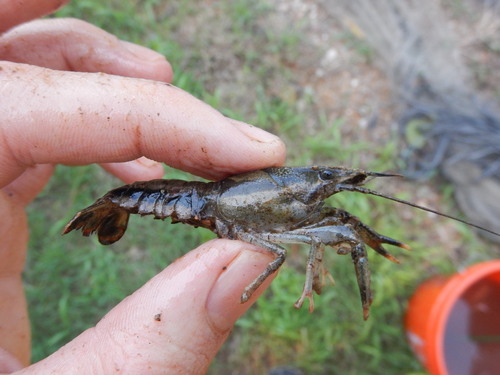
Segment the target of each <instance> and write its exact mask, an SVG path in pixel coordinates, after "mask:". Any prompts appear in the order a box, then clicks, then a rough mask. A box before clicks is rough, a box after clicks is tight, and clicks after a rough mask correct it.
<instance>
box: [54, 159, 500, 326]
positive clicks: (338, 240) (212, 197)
mask: <svg viewBox="0 0 500 375" xmlns="http://www.w3.org/2000/svg"><path fill="white" fill-rule="evenodd" d="M395 176H400V175H398V174H394V173H377V172H367V171H363V170H359V169H347V168H343V167H331V168H330V167H274V168H267V169H262V170H257V171H253V172H248V173H242V174H239V175H234V176H231V177H228V178H226V179H224V180H221V181H215V182H199V181H182V180H152V181H140V182H135V183H132V184H129V185H124V186H121V187H118V188H116V189H113V190H111V191H109V192H108V193H107V194H106V195H104V196H103V197H102V198H99V199H98V200H97V201H96V202H95V203H94V204H92V205H91V206H89V207H87V208H85V209H83V210H82V211H80V212H78V213H77V214H76V215H75V216H74V217H73V219H71V221H70V222H69V223H68V224H67V225H66V227H65V228H64V231H63V234H66V233H68V232H70V231H72V230H78V229H81V231H82V232H83V235H84V236H89V235H90V234H92V233H94V232H97V236H98V238H99V242H100V243H101V244H103V245H108V244H112V243H114V242H116V241H118V240H119V239H120V238H121V237H122V236H123V234H124V233H125V231H126V229H127V224H128V219H129V215H130V214H139V215H141V216H143V215H153V216H154V218H155V219H165V218H167V217H170V218H171V220H172V223H185V224H190V225H193V226H195V227H204V228H207V229H210V230H211V231H213V232H214V233H215V234H216V235H217V236H218V237H220V238H227V239H232V240H241V241H245V242H248V243H251V244H254V245H257V246H260V247H262V248H264V249H267V250H269V251H270V252H271V253H273V254H274V255H275V259H274V260H273V261H272V262H270V263H269V264H268V265H267V267H266V269H265V270H264V271H263V272H262V273H261V274H260V275H259V276H258V277H257V278H256V279H255V280H254V281H253V282H252V283H251V284H250V285H248V286H247V287H246V288H245V290H244V291H243V294H242V295H241V302H242V303H244V302H246V301H248V299H249V298H250V297H251V296H252V294H253V293H254V292H255V290H256V289H257V288H258V287H259V286H260V285H261V284H262V283H263V281H264V280H265V279H266V278H267V277H268V276H269V275H271V274H272V273H274V272H275V271H276V270H278V268H279V267H280V266H281V265H282V264H283V262H284V261H285V257H286V250H285V248H284V247H282V246H280V245H278V244H282V243H305V244H308V245H310V250H309V255H308V257H307V265H306V279H305V283H304V287H303V291H302V295H301V296H300V298H299V299H298V300H297V302H295V307H296V308H300V307H301V306H302V304H303V302H304V300H305V299H306V298H307V299H308V300H309V310H310V311H311V312H312V311H313V309H314V304H313V297H312V294H313V291H314V292H316V293H317V294H320V293H321V289H322V287H323V279H324V277H323V276H324V275H325V274H327V275H329V273H328V272H327V271H326V270H325V269H324V268H323V265H322V260H323V254H324V250H325V246H331V247H333V248H334V249H335V250H336V251H337V253H339V254H350V255H351V257H352V261H353V263H354V269H355V272H356V278H357V282H358V286H359V291H360V294H361V303H362V307H363V317H364V319H365V320H366V319H367V318H368V316H369V308H370V305H371V303H372V299H373V297H372V291H371V287H370V270H369V264H368V258H367V251H366V246H365V245H368V246H369V247H371V248H372V249H374V250H375V251H376V252H377V253H379V254H380V255H382V256H384V257H386V258H387V259H389V260H391V261H393V262H396V263H397V262H398V261H397V260H396V258H395V257H393V256H392V255H391V254H390V253H389V252H388V251H387V250H386V249H385V248H384V247H383V244H388V245H393V246H397V247H400V248H404V249H409V246H408V245H406V244H404V243H402V242H399V241H397V240H394V239H392V238H389V237H386V236H384V235H381V234H379V233H377V232H375V231H374V230H373V229H371V228H370V227H368V226H367V225H365V224H363V223H362V222H361V221H360V220H359V219H358V218H357V217H356V216H353V215H351V214H350V213H349V212H347V211H344V210H342V209H339V208H335V207H328V206H326V205H325V202H324V200H325V199H326V198H328V197H330V196H331V195H333V194H337V193H339V192H342V191H352V192H359V193H363V194H371V195H377V196H381V197H384V198H387V199H390V200H393V201H397V202H400V203H403V204H407V205H410V206H413V207H416V208H419V209H423V210H426V211H430V212H433V213H435V214H438V215H442V216H446V217H448V218H452V219H455V220H458V221H461V222H464V223H466V224H469V225H472V226H474V227H477V228H480V229H483V230H486V229H484V228H481V227H478V226H477V225H474V224H471V223H468V222H465V221H463V220H461V219H456V218H454V217H451V216H449V215H445V214H442V213H439V212H436V211H434V210H431V209H429V208H425V207H422V206H418V205H416V204H413V203H410V202H407V201H404V200H401V199H398V198H395V197H391V196H387V195H384V194H381V193H378V192H376V191H373V190H370V189H367V188H364V187H362V185H364V184H365V183H366V182H368V181H369V180H370V179H372V178H375V177H395ZM487 231H488V232H491V231H489V230H487ZM491 233H494V234H497V233H495V232H491ZM497 235H498V234H497Z"/></svg>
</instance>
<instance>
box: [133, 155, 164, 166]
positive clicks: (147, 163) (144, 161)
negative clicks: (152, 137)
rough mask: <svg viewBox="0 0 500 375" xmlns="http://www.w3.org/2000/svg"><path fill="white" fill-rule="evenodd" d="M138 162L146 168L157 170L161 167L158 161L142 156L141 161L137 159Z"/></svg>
mask: <svg viewBox="0 0 500 375" xmlns="http://www.w3.org/2000/svg"><path fill="white" fill-rule="evenodd" d="M136 162H137V163H139V164H140V165H142V166H144V167H146V168H156V167H157V166H158V165H160V163H158V162H157V161H154V160H151V159H148V158H147V157H145V156H141V157H140V158H139V159H136Z"/></svg>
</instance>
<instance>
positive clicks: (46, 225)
mask: <svg viewBox="0 0 500 375" xmlns="http://www.w3.org/2000/svg"><path fill="white" fill-rule="evenodd" d="M207 4H210V5H207ZM269 4H270V3H265V2H262V1H257V2H247V1H242V0H238V1H235V2H233V1H229V0H228V1H221V2H208V3H205V2H201V1H199V2H192V1H178V2H175V3H173V2H163V1H159V0H148V1H135V2H121V1H117V0H114V1H109V2H99V1H97V0H87V1H73V2H72V3H71V4H70V5H69V6H67V7H66V8H64V9H63V10H62V11H60V12H59V16H72V17H77V18H82V19H86V20H89V22H92V23H93V24H96V25H98V26H101V27H103V28H105V29H106V30H108V31H109V32H111V33H114V34H115V35H117V36H119V37H120V38H122V39H126V40H129V41H132V42H136V43H140V44H143V45H146V46H149V47H151V48H154V49H155V50H158V51H160V52H161V53H164V54H165V55H166V56H167V57H168V59H169V61H170V62H171V63H172V64H173V67H174V70H175V81H174V83H175V84H176V85H178V86H180V87H182V88H183V89H185V90H187V91H189V92H191V93H192V94H193V95H195V96H197V97H199V98H201V99H202V100H204V101H206V102H208V103H209V104H211V105H213V106H214V107H216V108H217V109H219V110H220V111H222V112H223V113H224V114H226V115H230V116H233V117H235V118H238V119H243V120H245V121H248V122H250V123H254V124H256V125H259V126H262V127H263V128H265V129H267V130H270V131H272V132H274V133H276V134H279V135H280V136H281V137H282V138H283V139H284V140H285V141H286V143H287V146H288V149H289V158H288V163H289V164H290V165H308V164H330V165H339V164H343V165H350V166H353V167H363V168H367V169H373V170H381V171H383V170H390V169H394V165H395V163H394V161H393V160H394V157H395V156H394V155H395V149H396V141H395V140H394V141H390V142H387V143H386V144H385V145H384V146H383V147H380V148H378V149H377V150H374V149H373V146H372V145H371V144H370V143H369V142H368V141H363V140H360V141H356V142H351V143H347V142H345V140H344V139H343V137H342V134H343V129H344V127H346V126H349V124H345V122H344V121H343V119H342V118H339V119H336V120H333V121H332V120H328V119H327V117H326V116H325V115H324V114H323V113H322V112H321V109H319V111H318V110H317V108H316V106H315V105H314V104H315V99H314V97H308V98H305V101H306V104H307V105H306V106H305V107H303V108H305V110H304V109H303V108H302V109H301V110H299V109H298V108H299V106H298V105H297V96H296V93H295V92H294V91H293V90H291V89H290V87H292V86H293V84H294V81H293V72H292V71H291V70H290V69H289V68H287V67H286V66H287V64H286V63H287V62H289V61H291V60H292V59H294V58H298V57H299V56H300V53H299V50H300V45H301V43H302V41H301V33H300V27H297V28H294V29H290V28H281V29H280V28H279V27H278V28H277V29H273V28H271V27H264V26H263V25H266V20H267V18H266V17H269V14H270V13H271V10H272V8H271V7H270V5H269ZM204 7H211V8H210V10H213V13H210V12H208V11H207V10H206V9H205V8H204ZM202 9H205V13H207V14H206V15H205V16H206V19H205V20H204V21H203V18H202V16H203V14H205V13H203V12H202ZM207 9H208V8H207ZM200 13H201V15H200ZM210 22H211V23H210ZM186 24H187V25H189V26H188V27H186V26H185V25H186ZM203 27H205V28H206V29H203ZM187 29H193V30H195V31H192V32H191V33H186V30H187ZM207 29H209V30H210V32H211V33H213V34H214V35H217V37H214V38H213V40H209V43H213V45H207V41H206V40H205V39H202V38H201V37H200V34H199V33H206V32H208V31H207ZM221 38H222V39H223V41H222V42H221V41H220V40H219V39H221ZM222 48H225V49H224V50H223V49H222ZM360 53H362V54H363V53H364V52H363V51H362V52H360ZM217 58H221V59H223V62H226V61H227V62H230V63H231V64H233V65H234V64H236V65H235V67H234V66H233V65H232V66H233V67H232V68H228V69H229V72H230V73H231V74H234V75H230V76H229V78H226V79H225V80H223V79H221V78H220V77H221V74H223V73H224V72H221V71H220V70H214V71H211V70H210V69H211V68H210V66H209V65H210V62H211V61H212V59H217ZM221 66H222V65H221ZM221 66H219V68H220V69H222V68H221ZM232 79H234V80H236V81H237V85H236V86H234V85H233V86H231V85H230V83H231V80H232ZM309 104H311V105H309ZM313 109H314V110H313ZM310 119H314V121H315V124H316V126H315V127H314V130H311V129H306V127H304V126H302V124H304V123H305V122H306V121H308V120H309V121H310ZM366 155H370V156H372V157H371V158H370V159H369V162H368V163H367V162H366ZM167 175H168V177H176V178H178V177H179V176H184V178H189V176H188V175H186V174H182V173H179V172H176V171H173V170H172V169H169V170H168V172H167ZM119 184H120V182H119V181H117V180H116V179H114V178H112V177H109V176H108V175H106V174H105V173H104V172H103V171H101V170H100V169H99V168H98V167H96V166H89V167H78V168H76V167H75V168H69V167H63V166H59V167H58V169H57V172H56V174H55V176H54V177H53V179H52V180H51V183H50V185H49V186H48V187H47V188H46V189H45V191H44V192H43V193H42V194H41V195H40V196H39V197H38V198H37V199H36V201H35V202H34V204H33V205H32V206H31V207H30V208H29V219H30V226H31V240H30V250H29V259H28V264H27V268H26V274H25V281H26V287H27V294H28V299H29V302H30V314H31V319H32V327H33V344H34V346H33V360H34V361H37V360H39V359H41V358H43V357H45V356H47V355H48V354H50V353H52V352H53V351H55V350H56V349H57V348H59V347H60V346H62V345H63V344H64V343H66V342H67V341H68V340H70V339H71V338H73V337H75V336H76V335H78V334H79V333H80V332H81V331H83V330H84V329H86V328H88V327H90V326H92V325H94V324H95V323H96V322H97V321H98V320H99V319H100V318H101V317H102V316H103V315H104V314H105V313H106V312H107V311H108V310H109V309H110V308H111V307H112V306H114V305H115V304H116V303H117V302H118V301H120V300H121V299H122V298H124V297H125V296H126V295H128V294H130V293H131V292H132V291H134V290H135V289H137V288H138V287H139V286H141V285H142V284H143V283H144V282H145V281H146V280H148V279H149V278H150V277H152V276H153V275H154V274H156V273H157V272H158V271H160V270H161V269H163V268H164V267H165V266H166V265H168V264H169V263H170V262H171V261H172V260H173V259H175V258H177V257H178V256H180V255H182V254H183V253H184V251H187V250H188V249H192V248H194V247H196V246H197V245H199V244H200V243H202V242H204V241H206V240H208V239H209V238H212V237H213V235H212V234H211V233H210V232H208V231H206V230H202V229H193V228H191V227H187V226H182V225H175V226H174V225H168V224H167V223H164V222H157V221H152V220H150V219H149V220H148V218H144V219H141V218H136V217H134V218H132V219H131V223H130V225H129V228H130V229H129V230H128V231H127V234H126V235H125V237H124V238H123V239H122V240H121V241H120V242H119V243H118V244H115V245H112V246H110V247H106V248H105V247H103V246H100V245H99V244H98V242H97V241H96V239H95V238H83V237H81V236H78V235H75V234H70V235H68V236H64V237H61V236H60V232H61V229H62V227H63V225H64V224H65V223H66V221H67V220H69V219H70V218H71V216H72V215H73V214H74V213H75V212H76V211H78V210H80V209H81V208H83V207H86V206H87V205H88V204H89V203H91V202H93V201H94V199H95V198H97V197H99V196H101V195H102V194H103V193H104V192H106V191H107V190H109V189H110V188H111V187H113V186H117V185H119ZM401 186H402V187H403V188H407V189H408V190H409V191H410V193H406V196H405V198H409V199H411V194H412V192H414V186H411V185H410V184H406V185H401ZM378 188H380V190H384V189H383V188H384V185H382V184H379V185H378ZM399 195H405V193H404V192H401V193H399ZM446 195H447V197H446V199H445V200H446V201H449V200H450V197H449V191H447V194H446ZM331 204H332V205H334V206H337V207H342V208H344V209H346V210H348V211H350V212H352V213H354V214H356V215H357V216H359V217H360V218H361V219H362V220H364V221H365V222H366V223H367V224H369V225H371V226H373V227H374V228H375V229H376V230H377V231H379V232H381V233H384V234H386V235H389V236H391V237H394V238H396V239H400V240H402V241H408V242H409V243H410V245H412V246H413V247H414V248H415V250H414V251H413V252H411V253H409V252H405V251H404V250H401V251H400V250H398V249H396V250H395V251H394V254H395V255H397V256H398V258H399V259H400V260H401V261H402V264H401V265H395V264H392V263H390V262H389V261H387V260H385V259H383V258H382V257H379V256H377V255H376V254H374V252H371V253H370V258H371V266H372V276H373V288H374V290H375V300H374V303H373V306H372V313H371V317H370V319H369V320H368V321H367V322H364V321H363V320H362V312H361V306H360V301H359V295H358V292H357V286H356V281H355V276H354V270H353V267H352V264H351V261H350V259H349V257H346V256H339V255H336V254H330V253H327V255H328V256H327V262H329V269H330V270H331V272H332V274H333V276H334V278H335V280H336V285H335V286H331V285H327V286H326V287H325V288H324V292H323V294H322V295H321V296H315V305H316V311H315V312H314V314H309V313H308V311H307V308H303V309H301V310H295V309H294V308H293V306H292V305H293V302H294V301H295V300H296V299H297V297H298V296H299V295H300V293H301V288H302V284H303V281H304V265H305V256H306V252H307V249H306V248H302V247H290V251H289V253H290V255H289V257H288V260H287V262H286V264H285V266H284V267H282V269H281V270H280V275H279V276H278V277H277V278H276V279H275V281H274V282H273V283H272V285H271V287H270V289H269V291H268V292H267V293H265V295H264V296H263V297H262V298H261V299H260V300H259V301H258V302H257V303H256V305H255V306H254V307H253V308H252V309H251V310H250V311H249V312H248V313H247V314H246V315H245V316H244V317H243V318H241V319H240V320H239V321H238V323H237V326H236V328H235V330H234V332H233V333H232V336H231V337H230V339H229V343H228V344H227V345H225V346H224V347H223V348H222V350H221V352H220V353H219V355H218V357H217V359H216V360H215V362H214V364H213V366H212V368H211V370H210V373H212V374H231V373H234V372H235V371H236V372H237V373H240V374H258V373H266V372H267V371H268V370H269V369H270V368H272V367H274V366H279V365H292V366H296V367H299V368H301V369H302V370H303V371H304V372H305V373H307V374H332V373H333V374H346V375H349V374H353V375H354V374H356V375H363V374H380V373H384V374H387V375H396V374H398V375H400V374H407V375H416V374H421V373H422V369H421V367H420V365H419V364H418V362H417V360H416V359H415V358H414V356H413V355H412V354H411V352H410V351H409V349H408V346H407V344H406V341H405V336H404V331H403V328H402V323H401V322H402V315H403V314H404V311H405V307H406V301H407V299H408V297H409V296H410V294H411V292H412V290H413V289H414V288H415V286H416V285H417V284H418V282H419V281H421V280H423V279H425V278H426V277H428V276H430V275H431V274H432V273H437V272H452V271H453V269H454V268H455V267H456V266H457V264H456V263H457V257H456V256H455V254H454V252H456V251H458V250H460V249H458V250H457V249H451V248H445V247H444V246H445V245H446V244H442V243H434V244H431V243H429V240H427V238H426V232H427V231H428V230H429V229H428V228H429V224H428V223H427V222H426V216H425V215H424V214H421V213H417V212H415V215H414V219H412V220H411V221H410V220H408V219H404V220H403V219H402V218H401V217H400V213H399V212H398V210H395V209H394V205H395V203H392V202H388V201H384V200H382V199H378V198H369V197H365V196H359V195H354V194H343V195H342V194H339V195H338V196H336V197H334V198H332V199H331ZM457 226H458V225H457ZM459 228H460V231H461V232H462V233H463V236H464V238H463V243H462V245H461V246H462V247H461V248H463V249H475V251H474V252H473V253H471V254H467V253H466V255H462V258H461V259H458V262H461V263H460V264H469V263H470V262H472V261H479V260H482V259H487V258H488V251H487V250H486V249H485V247H484V246H483V245H482V244H481V243H480V242H479V241H478V240H477V239H475V238H474V237H473V236H472V235H471V234H470V231H468V229H466V228H464V227H463V226H460V227H459ZM419 244H420V245H419ZM424 244H425V246H426V247H425V248H424V247H423V245H424ZM382 369H383V370H382Z"/></svg>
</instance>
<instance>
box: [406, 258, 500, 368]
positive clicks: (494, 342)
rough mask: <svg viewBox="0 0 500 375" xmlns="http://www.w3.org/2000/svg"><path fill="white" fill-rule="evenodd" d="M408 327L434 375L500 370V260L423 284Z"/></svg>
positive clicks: (414, 346) (414, 298) (412, 301)
mask: <svg viewBox="0 0 500 375" xmlns="http://www.w3.org/2000/svg"><path fill="white" fill-rule="evenodd" d="M405 329H406V333H407V337H408V341H409V343H410V346H411V348H412V349H413V351H414V352H415V354H416V355H417V357H418V358H419V359H420V361H421V362H422V364H423V365H424V366H425V367H426V368H427V370H428V371H429V373H430V374H432V375H476V374H481V375H498V374H500V260H493V261H489V262H484V263H479V264H476V265H474V266H471V267H469V268H467V269H466V270H465V271H463V272H460V273H457V274H454V275H452V276H449V277H446V276H436V277H433V278H431V279H429V280H427V281H425V282H423V283H422V284H420V286H419V287H418V288H417V290H416V291H415V293H414V295H413V296H412V297H411V299H410V301H409V304H408V309H407V311H406V315H405Z"/></svg>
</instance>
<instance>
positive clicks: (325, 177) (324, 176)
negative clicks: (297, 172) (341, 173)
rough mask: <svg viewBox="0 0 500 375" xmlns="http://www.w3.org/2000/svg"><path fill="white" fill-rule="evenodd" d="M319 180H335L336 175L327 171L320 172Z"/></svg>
mask: <svg viewBox="0 0 500 375" xmlns="http://www.w3.org/2000/svg"><path fill="white" fill-rule="evenodd" d="M319 178H321V179H322V180H333V179H334V178H335V173H333V172H332V171H329V170H328V169H326V170H324V171H321V172H319Z"/></svg>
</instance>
